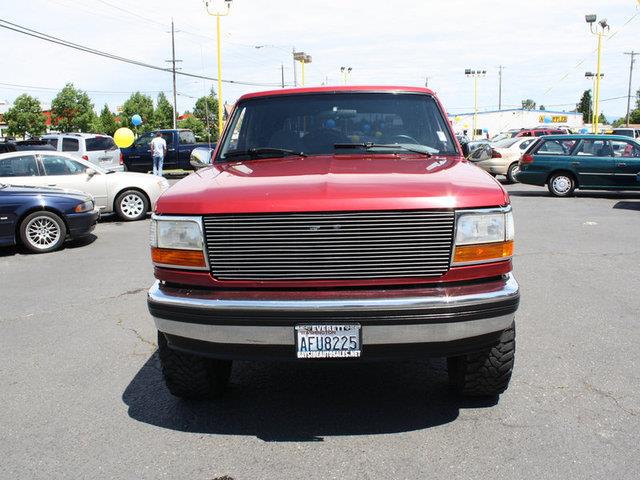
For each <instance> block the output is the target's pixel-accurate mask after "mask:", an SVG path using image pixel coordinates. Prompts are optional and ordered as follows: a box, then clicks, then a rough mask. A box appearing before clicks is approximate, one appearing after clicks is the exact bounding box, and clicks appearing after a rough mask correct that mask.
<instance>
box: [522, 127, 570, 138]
mask: <svg viewBox="0 0 640 480" xmlns="http://www.w3.org/2000/svg"><path fill="white" fill-rule="evenodd" d="M566 133H567V132H566V131H564V130H559V129H552V128H532V129H528V130H527V129H525V130H520V131H519V132H518V133H516V134H515V136H516V137H542V136H544V135H564V134H566Z"/></svg>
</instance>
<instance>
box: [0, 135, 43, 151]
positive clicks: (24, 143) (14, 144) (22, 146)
mask: <svg viewBox="0 0 640 480" xmlns="http://www.w3.org/2000/svg"><path fill="white" fill-rule="evenodd" d="M23 150H50V151H51V150H53V151H55V148H53V147H52V146H51V145H50V144H49V142H47V141H46V140H40V139H37V138H36V139H29V140H18V141H15V140H13V141H10V142H2V143H0V153H7V152H20V151H23Z"/></svg>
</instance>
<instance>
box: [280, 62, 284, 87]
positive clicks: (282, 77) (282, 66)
mask: <svg viewBox="0 0 640 480" xmlns="http://www.w3.org/2000/svg"><path fill="white" fill-rule="evenodd" d="M280 77H281V79H282V88H284V64H282V63H281V64H280Z"/></svg>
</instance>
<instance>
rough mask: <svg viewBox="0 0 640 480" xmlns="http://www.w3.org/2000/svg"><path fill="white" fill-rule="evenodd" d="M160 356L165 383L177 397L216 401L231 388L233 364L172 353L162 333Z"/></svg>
mask: <svg viewBox="0 0 640 480" xmlns="http://www.w3.org/2000/svg"><path fill="white" fill-rule="evenodd" d="M158 353H159V355H160V364H161V366H162V375H163V377H164V381H165V383H166V385H167V388H168V389H169V391H170V392H171V394H172V395H175V396H176V397H181V398H186V399H191V400H202V399H208V398H216V397H219V396H221V395H222V394H223V393H224V391H225V390H226V388H227V385H228V384H229V377H230V375H231V361H230V360H214V359H211V358H205V357H198V356H196V355H191V354H188V353H184V352H179V351H177V350H172V349H171V348H169V346H168V345H167V339H166V337H165V336H164V334H163V333H162V332H158Z"/></svg>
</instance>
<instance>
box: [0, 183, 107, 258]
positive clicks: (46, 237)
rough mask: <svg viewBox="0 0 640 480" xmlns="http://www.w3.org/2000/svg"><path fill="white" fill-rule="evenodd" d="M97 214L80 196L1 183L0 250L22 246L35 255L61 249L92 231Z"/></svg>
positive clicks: (60, 190) (79, 193) (90, 199)
mask: <svg viewBox="0 0 640 480" xmlns="http://www.w3.org/2000/svg"><path fill="white" fill-rule="evenodd" d="M99 215H100V212H99V211H98V209H96V208H95V205H94V203H93V199H92V198H91V197H90V196H88V195H86V194H84V193H82V192H70V191H67V190H63V189H60V188H46V187H21V186H11V185H5V184H2V183H0V246H8V245H15V244H17V243H22V244H23V245H24V246H25V247H26V248H27V249H29V250H30V251H32V252H34V253H45V252H51V251H53V250H56V249H58V248H60V247H61V246H62V244H63V243H64V241H65V239H67V238H78V237H83V236H85V235H88V234H89V233H91V231H92V230H93V229H94V228H95V226H96V222H97V221H98V216H99Z"/></svg>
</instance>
